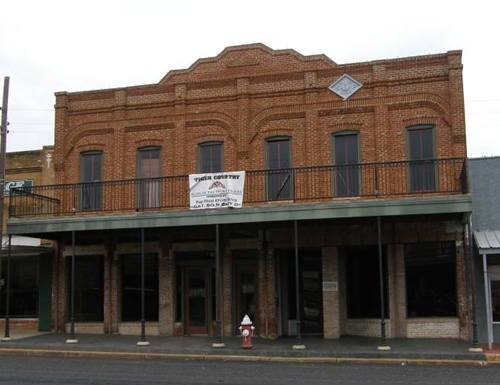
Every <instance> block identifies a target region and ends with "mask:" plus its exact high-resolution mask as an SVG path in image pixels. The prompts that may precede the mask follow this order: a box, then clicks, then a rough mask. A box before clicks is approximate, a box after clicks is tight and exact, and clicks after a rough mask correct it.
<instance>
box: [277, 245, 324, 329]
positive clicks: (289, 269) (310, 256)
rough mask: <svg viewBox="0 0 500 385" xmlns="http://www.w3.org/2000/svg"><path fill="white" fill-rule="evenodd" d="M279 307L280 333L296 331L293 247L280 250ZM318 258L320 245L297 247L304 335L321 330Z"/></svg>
mask: <svg viewBox="0 0 500 385" xmlns="http://www.w3.org/2000/svg"><path fill="white" fill-rule="evenodd" d="M278 255H279V258H280V282H281V284H280V286H281V290H280V301H279V302H280V307H281V318H282V325H281V330H282V334H284V335H289V336H294V335H296V334H297V328H296V319H297V305H296V300H295V298H296V296H295V293H296V290H295V288H296V284H295V282H296V280H295V257H294V251H293V250H281V251H279V252H278ZM322 284H323V277H322V262H321V250H320V249H300V250H299V293H300V294H299V310H300V319H301V332H302V334H306V335H321V334H323V291H322Z"/></svg>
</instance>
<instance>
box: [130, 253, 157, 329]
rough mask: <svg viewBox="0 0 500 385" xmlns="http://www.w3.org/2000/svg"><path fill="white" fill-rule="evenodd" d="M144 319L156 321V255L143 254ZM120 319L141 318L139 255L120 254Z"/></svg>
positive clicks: (131, 319)
mask: <svg viewBox="0 0 500 385" xmlns="http://www.w3.org/2000/svg"><path fill="white" fill-rule="evenodd" d="M144 288H145V317H146V321H158V306H159V304H158V256H157V255H156V254H146V255H145V256H144ZM121 300H122V301H121V303H122V321H125V322H127V321H140V319H141V256H140V255H139V254H127V255H123V256H122V295H121Z"/></svg>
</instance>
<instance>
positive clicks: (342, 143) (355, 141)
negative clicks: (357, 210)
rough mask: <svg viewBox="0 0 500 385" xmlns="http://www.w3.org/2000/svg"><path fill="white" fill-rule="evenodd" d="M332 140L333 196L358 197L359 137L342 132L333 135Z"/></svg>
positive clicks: (355, 134)
mask: <svg viewBox="0 0 500 385" xmlns="http://www.w3.org/2000/svg"><path fill="white" fill-rule="evenodd" d="M332 140H333V146H332V148H333V162H334V165H335V166H334V192H335V195H336V196H354V195H359V193H360V188H359V185H360V182H359V180H360V168H359V167H360V166H359V135H358V134H357V133H352V132H343V133H339V134H334V135H333V136H332Z"/></svg>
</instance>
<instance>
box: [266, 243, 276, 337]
mask: <svg viewBox="0 0 500 385" xmlns="http://www.w3.org/2000/svg"><path fill="white" fill-rule="evenodd" d="M275 259H276V258H275V256H274V250H273V249H268V250H267V253H266V291H267V305H266V316H267V327H266V330H267V336H268V337H270V338H276V337H277V336H278V325H277V317H276V310H277V308H276V297H277V289H276V266H275Z"/></svg>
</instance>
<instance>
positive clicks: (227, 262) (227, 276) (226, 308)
mask: <svg viewBox="0 0 500 385" xmlns="http://www.w3.org/2000/svg"><path fill="white" fill-rule="evenodd" d="M223 245H224V249H223V250H222V313H223V315H222V333H223V335H224V336H226V337H231V336H233V335H234V330H235V329H234V325H233V322H232V318H233V296H232V282H233V281H232V279H233V274H232V272H233V269H232V266H233V264H232V262H233V258H232V255H231V249H230V248H228V247H227V242H224V243H223Z"/></svg>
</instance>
